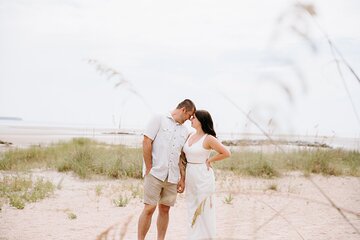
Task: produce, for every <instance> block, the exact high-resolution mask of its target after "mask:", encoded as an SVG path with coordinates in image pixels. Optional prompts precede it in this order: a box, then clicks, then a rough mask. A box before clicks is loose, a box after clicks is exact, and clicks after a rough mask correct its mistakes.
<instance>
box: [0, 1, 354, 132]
mask: <svg viewBox="0 0 360 240" xmlns="http://www.w3.org/2000/svg"><path fill="white" fill-rule="evenodd" d="M295 3H296V1H288V0H269V1H260V0H242V1H238V0H225V1H214V0H207V1H194V0H192V1H169V0H166V1H165V0H161V1H137V0H132V1H121V0H106V1H100V0H63V1H60V0H32V1H30V0H22V1H21V0H0V66H1V67H0V116H15V117H21V118H23V119H24V120H26V121H36V122H44V123H56V124H86V125H94V126H95V125H96V126H98V125H102V126H109V127H118V126H119V125H121V127H123V128H136V129H141V128H143V127H144V125H145V123H146V121H147V120H148V119H149V117H150V116H151V115H152V114H153V113H155V112H166V111H168V110H171V109H173V108H174V107H175V106H176V105H177V103H178V102H179V101H181V100H183V99H184V98H190V99H192V100H194V102H195V103H196V105H197V107H198V108H201V109H207V110H209V111H210V113H211V114H212V115H213V118H214V121H215V123H216V128H217V130H218V131H221V132H225V131H226V132H259V131H258V129H257V128H256V127H255V126H254V125H253V124H252V123H250V122H249V120H248V119H247V118H246V117H245V115H244V114H243V113H245V114H248V116H249V117H250V118H252V119H253V120H255V121H256V122H257V123H258V124H260V125H261V126H262V127H263V128H264V129H265V130H266V131H269V132H271V133H285V134H306V135H315V134H324V135H330V136H332V135H336V136H350V137H359V136H360V122H359V120H358V119H357V118H356V115H355V113H354V112H358V113H360V83H359V82H358V81H357V80H356V79H355V78H354V76H353V75H351V74H350V73H349V71H348V70H347V69H346V68H345V66H344V64H341V70H342V73H343V75H344V78H345V82H343V81H342V79H341V77H340V75H339V72H338V71H337V67H336V63H335V61H334V58H333V56H332V54H331V50H330V48H329V45H328V43H327V41H326V39H325V38H324V35H323V34H322V33H321V31H320V30H319V28H318V26H320V27H321V28H322V29H323V30H324V31H325V32H326V33H327V34H328V35H329V37H330V38H331V39H332V41H333V42H334V44H335V45H336V46H337V48H338V49H339V50H340V51H341V53H342V54H343V56H344V57H345V58H346V60H347V61H348V63H349V64H350V65H351V66H352V67H353V68H354V70H355V71H356V72H357V73H358V74H360V26H359V22H360V15H359V14H358V13H359V11H360V1H358V0H345V1H344V0H318V1H309V2H307V3H312V4H313V5H314V7H315V10H316V17H315V19H316V22H317V23H315V22H314V21H313V20H312V19H311V18H310V17H309V15H307V14H304V12H301V11H299V9H296V8H295V7H294V5H295ZM317 24H318V25H317ZM294 28H296V29H298V30H299V31H300V32H302V33H305V36H306V37H307V39H305V38H304V37H302V36H301V35H300V34H297V33H296V32H295V31H294V30H291V29H294ZM89 59H95V60H96V61H97V62H98V63H100V64H102V66H107V68H109V69H110V68H111V69H114V70H116V71H117V72H119V73H121V74H122V76H123V78H122V79H124V80H125V81H127V84H122V85H120V86H119V87H117V88H114V85H115V84H116V82H118V81H119V80H120V78H119V77H118V76H119V75H116V76H114V77H112V78H110V79H108V77H107V75H106V74H101V72H100V71H97V65H96V64H94V63H92V64H91V63H89V62H88V60H89ZM346 87H347V89H348V92H347V91H346ZM134 91H135V92H136V93H137V94H134ZM350 97H351V98H352V102H353V105H352V104H351V101H350ZM242 111H243V112H242ZM120 120H121V124H120Z"/></svg>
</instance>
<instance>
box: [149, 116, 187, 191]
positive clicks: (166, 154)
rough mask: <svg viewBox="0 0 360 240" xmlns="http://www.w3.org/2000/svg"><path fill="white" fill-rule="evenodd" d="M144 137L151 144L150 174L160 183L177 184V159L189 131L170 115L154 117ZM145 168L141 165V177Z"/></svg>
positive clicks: (178, 175)
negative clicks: (149, 140) (150, 141)
mask: <svg viewBox="0 0 360 240" xmlns="http://www.w3.org/2000/svg"><path fill="white" fill-rule="evenodd" d="M144 135H145V136H147V137H148V138H150V139H151V140H153V142H152V168H151V171H150V174H151V175H153V176H154V177H156V178H157V179H159V180H161V181H165V179H166V178H167V177H168V182H170V183H175V184H176V183H178V181H179V179H180V169H179V159H180V154H181V150H182V148H183V146H184V144H185V142H186V139H187V137H188V135H189V130H188V128H187V127H186V126H185V125H184V124H179V123H177V122H176V121H175V120H174V119H173V117H172V116H171V114H170V113H169V114H168V115H166V116H165V115H160V114H159V115H156V116H154V117H153V118H152V119H151V120H150V122H149V123H148V125H147V127H146V128H145V131H144ZM145 170H146V166H145V163H143V175H144V174H145Z"/></svg>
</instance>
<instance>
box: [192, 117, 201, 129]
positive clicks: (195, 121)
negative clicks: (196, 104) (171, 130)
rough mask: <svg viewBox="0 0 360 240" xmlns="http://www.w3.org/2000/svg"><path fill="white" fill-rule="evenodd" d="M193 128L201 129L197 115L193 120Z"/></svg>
mask: <svg viewBox="0 0 360 240" xmlns="http://www.w3.org/2000/svg"><path fill="white" fill-rule="evenodd" d="M190 121H191V127H193V128H195V129H197V128H201V123H200V121H199V120H198V119H197V118H196V115H195V114H194V115H193V116H192V117H191V118H190Z"/></svg>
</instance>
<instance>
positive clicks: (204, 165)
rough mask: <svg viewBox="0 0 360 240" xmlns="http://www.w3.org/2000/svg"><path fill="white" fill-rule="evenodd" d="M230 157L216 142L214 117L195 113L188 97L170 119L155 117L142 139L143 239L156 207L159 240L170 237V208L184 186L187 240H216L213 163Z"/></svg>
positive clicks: (202, 112) (141, 227)
mask: <svg viewBox="0 0 360 240" xmlns="http://www.w3.org/2000/svg"><path fill="white" fill-rule="evenodd" d="M186 120H190V121H191V126H192V127H193V128H194V129H195V130H196V132H195V133H192V134H190V136H189V133H188V129H187V127H186V126H185V125H183V123H184V122H185V121H186ZM211 150H215V151H216V154H215V155H214V156H211V157H210V151H211ZM229 156H230V152H229V151H228V150H227V149H226V148H225V147H224V145H222V144H221V143H220V142H219V140H217V138H216V133H215V131H214V127H213V122H212V118H211V115H210V114H209V113H208V112H207V111H205V110H196V107H195V105H194V103H193V102H192V101H191V100H189V99H185V100H184V101H182V102H181V103H179V104H178V106H177V107H176V109H175V110H173V111H172V112H170V113H169V114H168V115H164V116H162V115H158V116H155V117H154V118H152V120H151V121H150V122H149V124H148V125H147V127H146V129H145V132H144V140H143V157H144V167H143V174H144V209H143V211H142V213H141V215H140V218H139V222H138V239H145V236H146V233H147V232H148V230H149V228H150V225H151V218H152V215H153V213H154V211H155V209H156V207H157V206H158V210H159V215H158V218H157V235H158V237H157V238H158V239H165V233H166V229H167V226H168V223H169V210H170V207H171V206H174V204H175V201H176V195H177V193H182V192H184V190H185V188H186V203H187V208H188V221H187V222H188V224H187V225H188V226H187V229H188V239H194V240H198V239H213V238H215V234H216V225H215V205H214V200H215V199H214V196H213V194H214V193H215V177H214V172H213V169H212V167H211V164H212V162H215V161H218V160H222V159H224V158H226V157H229ZM185 166H186V168H185Z"/></svg>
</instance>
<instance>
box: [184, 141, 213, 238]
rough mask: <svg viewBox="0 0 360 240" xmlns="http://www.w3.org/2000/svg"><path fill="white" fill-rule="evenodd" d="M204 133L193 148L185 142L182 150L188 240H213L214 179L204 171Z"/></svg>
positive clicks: (205, 157) (205, 169) (205, 167)
mask: <svg viewBox="0 0 360 240" xmlns="http://www.w3.org/2000/svg"><path fill="white" fill-rule="evenodd" d="M206 136H207V135H206V134H205V135H204V136H203V137H201V138H200V139H199V140H198V141H197V142H195V143H194V144H193V145H191V146H189V139H190V138H189V139H188V140H187V141H186V143H185V145H184V148H183V151H184V153H185V155H186V159H187V162H188V164H187V165H186V178H185V196H186V203H187V208H188V222H187V225H188V226H187V229H188V239H189V240H190V239H191V240H199V239H214V238H215V235H216V220H215V204H214V202H215V201H214V200H215V199H214V196H213V195H214V193H215V176H214V172H213V169H212V168H210V169H209V170H208V169H207V166H206V163H205V161H206V159H207V158H208V157H209V155H210V150H207V149H205V148H204V147H203V143H204V139H205V137H206Z"/></svg>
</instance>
